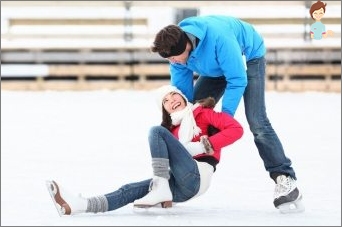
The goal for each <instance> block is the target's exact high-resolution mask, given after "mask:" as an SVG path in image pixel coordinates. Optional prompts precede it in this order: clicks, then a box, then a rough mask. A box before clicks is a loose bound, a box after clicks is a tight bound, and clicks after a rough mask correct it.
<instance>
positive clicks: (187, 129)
mask: <svg viewBox="0 0 342 227" xmlns="http://www.w3.org/2000/svg"><path fill="white" fill-rule="evenodd" d="M198 105H199V104H198V103H196V104H195V105H192V104H191V103H189V102H188V103H187V106H186V107H185V108H184V109H183V110H180V111H177V112H174V113H171V114H170V116H171V119H172V124H173V125H179V124H180V127H179V131H178V137H179V141H180V142H181V143H182V144H186V143H188V142H191V141H192V139H193V138H194V137H195V136H198V135H199V134H200V133H201V129H200V128H199V127H198V126H197V124H196V121H195V118H194V114H193V110H194V109H196V108H197V107H198Z"/></svg>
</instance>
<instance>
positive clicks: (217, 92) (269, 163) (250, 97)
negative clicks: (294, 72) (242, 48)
mask: <svg viewBox="0 0 342 227" xmlns="http://www.w3.org/2000/svg"><path fill="white" fill-rule="evenodd" d="M265 68H266V60H265V58H264V57H262V58H258V59H253V60H250V61H248V62H247V79H248V84H247V87H246V89H245V92H244V95H243V100H244V104H245V115H246V118H247V122H248V124H249V128H250V130H251V132H252V133H253V136H254V142H255V145H256V146H257V148H258V151H259V155H260V157H261V158H262V160H263V162H264V166H265V169H266V171H268V172H269V174H270V177H271V178H272V179H273V180H275V177H276V176H277V175H279V174H285V175H289V176H291V177H293V178H294V179H296V174H295V172H294V170H293V168H292V167H291V164H292V163H291V160H290V159H289V158H287V157H286V156H285V153H284V149H283V146H282V144H281V142H280V140H279V138H278V136H277V134H276V132H275V131H274V129H273V128H272V125H271V123H270V121H269V119H268V117H267V114H266V107H265ZM226 84H227V82H226V80H225V77H224V76H222V77H218V78H212V77H201V76H200V77H199V78H198V80H197V81H196V84H195V88H194V100H199V99H202V98H205V97H208V96H212V97H214V98H215V100H219V99H220V98H221V97H222V95H223V93H224V90H225V88H226Z"/></svg>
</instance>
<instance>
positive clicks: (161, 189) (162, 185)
mask: <svg viewBox="0 0 342 227" xmlns="http://www.w3.org/2000/svg"><path fill="white" fill-rule="evenodd" d="M151 184H152V185H151V189H150V191H149V193H148V194H147V195H145V196H144V197H142V198H141V199H137V200H135V201H134V207H135V208H149V207H154V206H158V205H159V204H160V205H161V207H162V208H168V207H172V193H171V190H170V187H169V181H168V180H167V179H166V178H162V177H154V178H153V180H152V182H151Z"/></svg>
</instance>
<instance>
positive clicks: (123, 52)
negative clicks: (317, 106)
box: [1, 1, 341, 92]
mask: <svg viewBox="0 0 342 227" xmlns="http://www.w3.org/2000/svg"><path fill="white" fill-rule="evenodd" d="M5 3H6V4H5ZM5 3H3V2H1V5H2V6H3V4H4V6H7V7H18V10H17V11H15V12H14V11H12V13H9V12H8V11H6V10H4V11H3V10H2V19H1V20H2V21H1V24H2V26H1V29H2V34H1V63H2V64H1V88H2V89H14V90H18V89H20V90H21V89H58V90H59V89H76V90H84V89H117V88H139V89H149V88H151V87H154V86H158V85H160V84H165V83H168V82H169V69H168V63H167V62H166V61H165V60H164V59H161V58H160V57H159V56H157V55H156V54H153V53H150V52H149V45H150V43H151V42H152V40H153V36H154V34H155V32H156V31H157V30H159V28H160V25H159V27H158V26H157V25H156V20H159V21H158V22H160V24H162V25H163V26H164V25H165V24H167V23H169V22H170V21H171V19H172V18H173V16H172V15H173V14H172V13H173V11H172V10H170V9H167V8H163V7H162V6H167V5H170V6H173V4H176V3H177V2H176V3H175V2H171V1H162V2H158V1H157V2H154V3H153V2H146V1H133V2H132V5H131V9H128V8H127V5H124V2H101V1H99V2H87V4H88V5H87V6H88V10H89V9H90V8H91V7H95V8H91V11H90V12H91V13H88V11H86V10H84V8H82V9H83V10H82V9H79V7H77V8H73V7H75V6H79V5H82V4H83V5H84V4H85V2H63V1H61V2H44V1H42V2H39V1H37V2H28V3H27V2H24V1H23V2H21V3H22V4H18V2H16V1H15V2H10V1H5ZM152 3H153V4H152ZM283 3H284V7H283V8H284V10H280V11H279V10H278V12H273V11H271V10H270V9H272V4H273V7H274V4H275V3H274V2H273V3H272V2H260V6H261V7H262V9H263V10H266V11H267V12H268V13H266V14H265V13H263V14H262V12H261V11H260V10H257V9H256V10H255V12H256V13H255V14H253V16H251V15H248V13H247V12H245V11H246V10H245V11H243V10H242V9H246V8H245V7H247V5H248V6H249V7H252V6H251V5H250V4H254V5H253V7H257V6H259V3H258V4H257V3H256V2H255V1H252V2H249V3H244V2H242V1H241V2H236V3H235V5H232V4H231V2H230V3H229V2H227V3H224V2H221V3H220V4H227V5H228V4H230V6H229V7H228V9H233V13H234V12H240V11H239V10H241V13H240V17H241V18H242V19H244V20H246V21H248V22H251V23H253V24H254V25H255V26H256V28H257V29H258V30H259V31H260V33H262V35H263V36H264V37H265V43H266V46H267V48H268V53H267V55H266V58H267V60H268V66H267V78H266V87H267V89H268V90H278V91H305V90H319V91H334V92H340V91H341V86H340V83H341V28H340V23H341V17H340V6H341V3H340V2H337V3H336V2H330V1H329V2H328V6H327V7H328V9H327V10H331V11H333V13H331V14H330V16H327V17H325V18H324V19H323V20H324V21H325V23H326V24H327V26H329V28H330V29H331V30H333V31H334V37H333V38H327V39H325V40H322V41H318V42H315V41H313V40H310V38H308V28H307V27H308V24H310V19H311V18H307V17H303V15H302V14H299V13H297V12H296V11H300V10H303V9H304V3H305V2H304V1H296V2H294V1H292V2H283ZM30 4H33V5H35V6H37V7H38V8H39V7H43V8H39V9H40V13H37V12H34V10H30V11H27V10H22V11H21V10H20V9H23V8H22V7H24V8H25V7H28V6H30ZM148 4H152V5H153V7H161V8H157V10H155V12H156V13H159V15H162V17H160V16H158V17H153V15H152V14H149V13H148V12H146V8H139V7H146V6H148ZM177 4H179V5H178V7H179V8H186V7H198V8H199V9H200V11H201V13H202V14H206V13H210V12H212V11H214V10H213V8H210V7H220V8H222V9H224V6H222V7H221V5H220V4H219V2H216V1H212V2H210V1H194V2H191V3H188V4H184V2H178V3H177ZM246 4H247V5H246ZM276 4H278V2H276ZM279 4H280V3H279ZM336 4H339V11H338V12H339V15H338V13H336V10H335V8H336ZM107 6H108V7H107ZM150 6H151V5H150ZM44 7H45V8H44ZM49 7H50V8H49ZM59 7H62V8H59ZM65 7H66V8H65ZM68 7H70V9H69V8H68ZM125 7H126V8H125ZM151 7H152V6H151ZM151 7H150V8H151ZM234 7H235V8H234ZM333 7H334V8H333ZM2 8H3V7H2ZM47 8H49V10H46V9H47ZM283 8H282V9H283ZM25 9H26V8H25ZM32 9H33V8H32ZM144 10H145V11H144ZM150 10H151V9H150ZM215 10H216V9H215ZM224 10H225V9H224ZM234 10H235V11H234ZM304 10H308V9H304ZM45 11H46V12H45ZM259 11H260V12H259ZM282 11H284V12H282ZM13 12H14V13H13ZM275 13H276V14H278V17H275V15H273V16H272V14H275ZM261 14H262V15H261ZM292 14H294V15H295V16H294V15H292ZM284 15H285V16H284ZM51 28H52V29H51ZM284 29H285V31H284Z"/></svg>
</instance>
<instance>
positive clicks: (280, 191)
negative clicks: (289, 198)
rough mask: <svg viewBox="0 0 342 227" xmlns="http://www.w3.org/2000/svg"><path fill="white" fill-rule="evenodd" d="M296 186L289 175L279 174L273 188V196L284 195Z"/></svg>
mask: <svg viewBox="0 0 342 227" xmlns="http://www.w3.org/2000/svg"><path fill="white" fill-rule="evenodd" d="M295 188H296V182H295V180H293V179H292V178H291V177H290V176H288V177H286V176H285V175H280V176H278V177H277V184H276V186H275V190H274V198H279V197H280V196H285V195H287V194H289V193H290V192H291V191H293V190H294V189H295Z"/></svg>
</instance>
